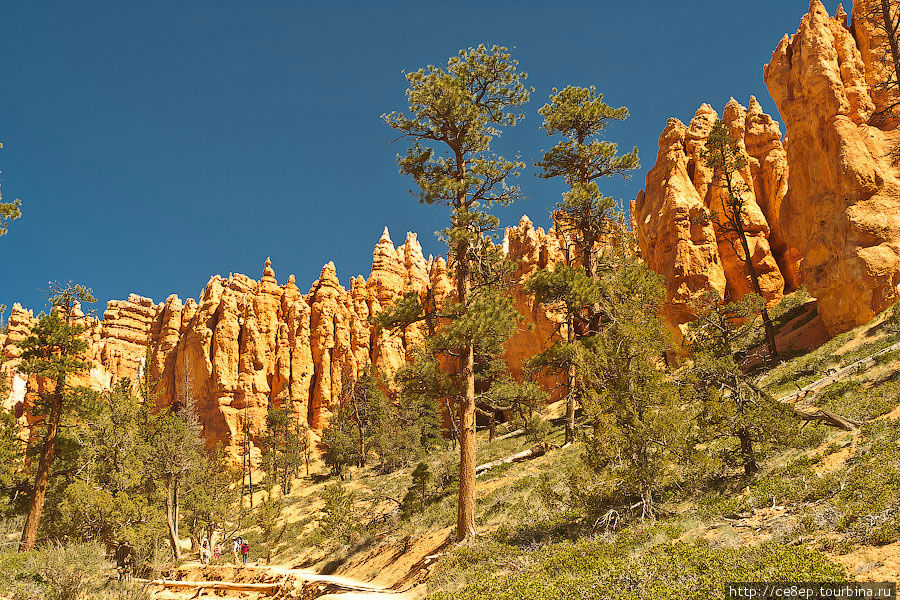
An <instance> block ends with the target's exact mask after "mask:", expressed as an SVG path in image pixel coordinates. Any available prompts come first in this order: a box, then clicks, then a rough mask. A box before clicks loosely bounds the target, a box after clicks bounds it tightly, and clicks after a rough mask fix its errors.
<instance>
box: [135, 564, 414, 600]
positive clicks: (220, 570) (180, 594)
mask: <svg viewBox="0 0 900 600" xmlns="http://www.w3.org/2000/svg"><path fill="white" fill-rule="evenodd" d="M173 576H174V577H173V578H164V579H158V580H154V581H152V582H148V583H149V584H150V589H151V594H152V596H153V597H154V598H158V599H159V600H179V599H182V598H198V597H202V595H204V594H206V595H209V596H210V597H213V595H215V597H220V598H222V597H224V598H232V597H233V598H248V599H250V598H255V599H258V600H264V599H269V598H271V599H275V598H277V599H282V598H284V599H287V598H302V599H303V600H312V599H318V598H323V599H333V600H415V599H416V598H420V597H421V596H423V595H424V591H425V590H424V586H421V585H420V586H414V587H409V588H404V589H390V588H386V587H382V586H379V585H373V584H371V583H366V582H364V581H359V580H358V579H354V578H352V577H346V576H341V575H323V574H321V573H316V572H315V571H310V570H308V569H295V568H292V567H286V566H274V565H269V566H263V565H247V566H243V567H240V566H233V565H223V566H207V565H203V564H201V563H199V562H187V563H184V564H183V565H181V566H180V567H178V568H177V569H176V570H175V571H174V572H173Z"/></svg>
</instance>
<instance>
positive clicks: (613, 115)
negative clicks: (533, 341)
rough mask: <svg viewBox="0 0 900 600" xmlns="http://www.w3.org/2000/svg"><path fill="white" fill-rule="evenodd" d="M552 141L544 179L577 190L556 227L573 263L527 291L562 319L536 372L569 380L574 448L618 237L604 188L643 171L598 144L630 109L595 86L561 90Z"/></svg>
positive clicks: (560, 209) (553, 104)
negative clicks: (611, 245) (590, 341)
mask: <svg viewBox="0 0 900 600" xmlns="http://www.w3.org/2000/svg"><path fill="white" fill-rule="evenodd" d="M539 112H540V114H541V115H542V116H543V117H544V122H543V127H544V129H545V130H546V132H547V135H561V136H562V137H563V138H564V139H563V140H561V141H559V142H558V143H557V144H556V145H555V146H553V148H551V149H550V150H549V151H548V152H546V153H544V157H543V159H542V160H541V161H539V162H538V163H537V166H538V167H540V169H541V172H540V174H539V176H540V177H541V178H544V179H551V178H562V179H563V180H564V181H565V182H566V184H567V185H568V186H569V190H568V191H567V192H565V193H564V194H563V201H562V202H560V203H558V204H557V205H556V211H555V213H554V221H555V225H556V228H557V230H558V232H559V233H560V234H561V235H562V237H563V239H564V240H565V244H566V245H565V248H564V250H565V262H564V263H562V264H557V265H555V266H554V267H553V268H552V269H550V270H541V271H539V272H537V273H535V275H534V276H533V277H531V279H530V280H529V281H528V282H527V285H526V289H527V290H528V291H529V292H530V293H533V294H535V297H536V298H537V300H538V302H540V303H541V304H543V305H544V306H545V307H548V308H549V309H550V310H551V311H553V312H556V313H557V314H558V315H559V316H560V317H562V319H561V320H562V323H563V324H564V325H565V328H564V329H565V335H566V338H565V340H560V341H558V342H556V343H555V344H554V346H553V347H551V348H550V349H548V350H547V351H545V352H542V353H541V354H540V355H538V356H537V357H535V359H534V360H533V361H532V366H533V367H537V368H540V369H545V370H548V371H555V372H560V373H565V374H566V380H567V395H566V437H565V441H566V443H571V442H572V441H574V431H575V402H576V400H578V399H579V397H580V396H581V395H582V390H581V388H582V387H583V383H581V382H580V378H579V374H578V365H579V364H582V365H583V364H584V361H583V360H581V358H580V355H581V351H582V346H583V345H582V344H581V341H582V340H584V339H586V338H589V337H591V336H593V335H596V334H597V332H598V324H599V319H600V318H601V314H600V310H599V306H600V305H599V298H598V291H599V290H598V287H597V280H598V269H599V268H601V264H600V262H599V260H600V257H599V253H598V245H599V244H600V243H601V242H602V241H603V240H604V239H605V238H606V237H607V236H608V235H609V234H610V233H611V231H612V228H613V227H614V226H615V222H614V220H613V218H612V215H611V211H612V209H613V208H614V206H615V202H614V201H613V199H612V198H609V197H606V196H604V195H603V194H602V193H601V192H600V186H599V185H598V183H597V181H598V180H600V179H602V178H604V177H613V176H616V175H618V176H622V177H627V176H628V173H629V172H630V171H632V170H634V169H636V168H638V166H639V164H638V152H637V148H634V149H633V150H632V151H631V152H628V153H627V154H622V155H619V154H618V146H617V145H616V144H615V143H613V142H609V141H606V140H601V139H598V138H597V136H598V134H599V133H600V132H602V131H603V130H604V129H605V128H606V127H607V125H608V124H609V123H610V122H611V121H623V120H625V119H626V118H628V109H627V108H625V107H624V106H623V107H620V108H612V107H610V106H608V105H607V104H606V103H604V102H603V94H598V93H597V90H596V88H594V87H593V86H591V87H589V88H584V87H572V86H569V87H567V88H565V89H564V90H562V91H560V90H557V89H556V88H554V89H553V94H551V96H550V103H549V104H545V105H544V106H543V107H542V108H541V109H540V111H539Z"/></svg>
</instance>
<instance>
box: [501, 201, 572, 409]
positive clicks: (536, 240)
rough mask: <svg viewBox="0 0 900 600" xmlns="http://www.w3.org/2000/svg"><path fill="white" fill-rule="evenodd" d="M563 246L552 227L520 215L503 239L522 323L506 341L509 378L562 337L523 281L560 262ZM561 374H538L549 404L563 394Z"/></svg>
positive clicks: (555, 324) (513, 292) (515, 300)
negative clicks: (512, 269) (512, 268)
mask: <svg viewBox="0 0 900 600" xmlns="http://www.w3.org/2000/svg"><path fill="white" fill-rule="evenodd" d="M564 247H565V244H564V242H563V240H562V237H561V236H560V235H559V233H558V232H557V230H556V227H555V226H553V227H551V228H550V230H549V231H548V232H544V229H543V228H541V227H538V228H537V229H535V227H534V224H533V223H532V222H531V220H530V219H529V218H528V217H527V216H523V217H522V219H521V220H520V221H519V225H518V226H517V227H509V228H507V229H506V233H505V234H504V237H503V249H504V252H505V253H506V255H507V257H508V258H509V259H510V260H513V261H515V262H516V265H517V268H516V272H515V274H514V276H515V277H516V281H517V282H518V285H515V286H513V287H512V288H511V290H510V292H511V294H512V299H513V305H514V306H515V308H516V310H518V311H519V313H520V314H521V315H522V317H523V320H524V323H523V326H522V327H519V329H518V331H517V332H516V333H515V334H514V335H513V336H512V337H511V338H510V339H509V340H507V342H506V346H505V348H506V357H505V358H506V364H507V365H508V366H509V371H510V373H511V374H512V376H513V377H515V378H517V379H520V380H521V379H522V377H523V369H524V364H525V361H526V360H527V359H528V358H530V357H532V356H534V355H535V354H537V353H538V352H540V351H541V350H544V349H546V348H548V347H549V346H550V345H551V344H552V343H553V341H554V340H555V339H557V336H559V335H562V336H565V334H566V332H565V331H564V330H562V331H561V330H558V327H559V322H558V321H557V320H556V319H555V318H554V316H553V315H548V314H547V311H546V310H545V309H544V308H543V307H542V306H541V305H540V304H538V303H537V302H536V301H535V299H534V296H532V295H530V294H526V293H525V289H524V282H525V280H526V279H528V277H530V276H531V275H532V274H534V273H535V272H537V270H538V269H546V268H549V267H551V266H552V265H554V264H556V263H558V262H563V260H564V259H565V253H564V250H563V248H564ZM564 379H565V378H564V377H563V376H562V375H559V376H552V375H541V376H540V377H539V378H538V380H537V381H538V383H539V384H541V386H542V387H543V388H544V389H545V390H548V391H549V392H550V393H551V401H555V400H558V399H559V398H561V397H562V396H563V395H565V390H564V389H563V387H562V386H561V385H560V384H561V383H562V382H563V381H564Z"/></svg>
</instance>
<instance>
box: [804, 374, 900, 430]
mask: <svg viewBox="0 0 900 600" xmlns="http://www.w3.org/2000/svg"><path fill="white" fill-rule="evenodd" d="M818 404H819V405H820V406H821V407H822V408H826V409H828V410H831V411H833V412H835V413H838V414H840V415H842V416H845V417H849V418H851V419H856V420H857V421H869V420H871V419H874V418H876V417H880V416H882V415H885V414H887V413H889V412H891V411H892V410H893V409H894V408H895V407H896V406H897V404H900V382H888V383H883V384H876V385H873V386H872V387H863V385H862V384H861V383H860V382H859V381H838V382H836V383H833V384H831V385H830V386H828V387H827V388H825V389H824V390H823V391H822V393H821V394H820V395H819V400H818Z"/></svg>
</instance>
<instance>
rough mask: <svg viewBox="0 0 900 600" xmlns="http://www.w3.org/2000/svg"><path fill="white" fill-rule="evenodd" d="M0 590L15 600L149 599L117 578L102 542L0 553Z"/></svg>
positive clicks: (138, 587)
mask: <svg viewBox="0 0 900 600" xmlns="http://www.w3.org/2000/svg"><path fill="white" fill-rule="evenodd" d="M0 593H2V594H4V595H6V596H8V597H10V598H12V599H13V600H38V599H45V598H46V599H48V600H81V599H86V598H90V599H96V600H107V599H108V600H113V599H117V600H145V599H146V600H149V598H150V595H149V593H148V592H147V591H146V590H145V589H144V588H143V587H141V586H137V585H130V584H127V583H124V582H120V581H118V580H117V574H116V571H115V568H114V565H113V564H112V563H111V562H109V561H108V560H106V558H105V557H104V553H103V548H102V547H101V546H100V545H99V544H93V543H77V544H71V545H68V546H64V545H61V544H50V545H49V546H46V547H44V548H41V549H40V550H34V551H32V552H28V553H25V554H20V553H13V552H7V553H3V554H0Z"/></svg>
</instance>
